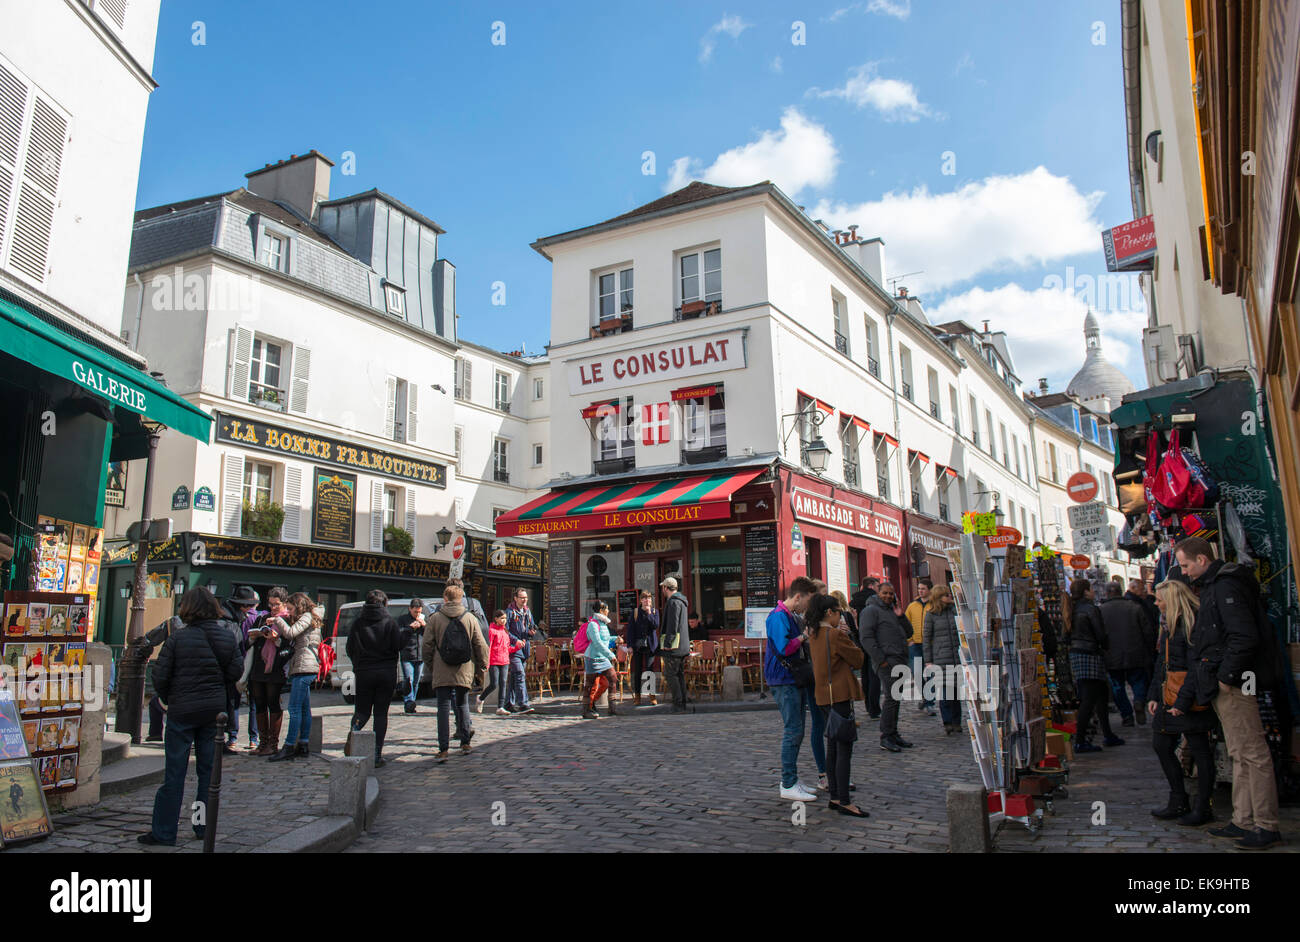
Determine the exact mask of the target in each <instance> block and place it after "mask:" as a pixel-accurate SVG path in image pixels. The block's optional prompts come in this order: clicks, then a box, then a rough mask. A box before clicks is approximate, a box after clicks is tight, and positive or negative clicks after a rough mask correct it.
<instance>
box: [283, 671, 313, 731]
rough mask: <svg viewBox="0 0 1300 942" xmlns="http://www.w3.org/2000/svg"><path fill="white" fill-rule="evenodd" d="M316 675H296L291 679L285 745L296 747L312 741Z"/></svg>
mask: <svg viewBox="0 0 1300 942" xmlns="http://www.w3.org/2000/svg"><path fill="white" fill-rule="evenodd" d="M315 679H316V675H315V674H294V675H293V676H292V677H291V678H289V731H288V732H287V733H286V734H285V737H284V744H285V745H286V746H296V745H297V744H298V743H306V742H308V741H309V740H310V739H311V682H312V681H313V680H315Z"/></svg>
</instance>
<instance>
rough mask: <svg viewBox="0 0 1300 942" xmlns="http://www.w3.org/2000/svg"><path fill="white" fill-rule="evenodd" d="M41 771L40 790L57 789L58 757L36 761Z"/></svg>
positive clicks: (47, 757) (48, 757)
mask: <svg viewBox="0 0 1300 942" xmlns="http://www.w3.org/2000/svg"><path fill="white" fill-rule="evenodd" d="M36 761H37V762H39V763H40V764H41V765H40V769H41V788H58V787H59V757H58V756H46V757H45V758H43V759H37V760H36Z"/></svg>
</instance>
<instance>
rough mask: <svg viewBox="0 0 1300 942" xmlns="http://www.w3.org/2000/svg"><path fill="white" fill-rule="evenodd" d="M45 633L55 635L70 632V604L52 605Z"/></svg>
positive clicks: (46, 621) (46, 620)
mask: <svg viewBox="0 0 1300 942" xmlns="http://www.w3.org/2000/svg"><path fill="white" fill-rule="evenodd" d="M45 633H46V634H47V635H54V636H62V635H66V634H67V633H68V606H66V605H51V606H50V614H49V617H48V618H46V619H45Z"/></svg>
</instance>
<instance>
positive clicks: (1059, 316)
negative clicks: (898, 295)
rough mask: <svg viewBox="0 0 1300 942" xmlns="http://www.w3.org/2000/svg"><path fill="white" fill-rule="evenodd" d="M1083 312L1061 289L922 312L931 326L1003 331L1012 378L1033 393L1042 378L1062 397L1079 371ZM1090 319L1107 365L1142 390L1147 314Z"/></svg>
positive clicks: (997, 293) (997, 291) (985, 297)
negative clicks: (1098, 333) (1096, 328)
mask: <svg viewBox="0 0 1300 942" xmlns="http://www.w3.org/2000/svg"><path fill="white" fill-rule="evenodd" d="M1087 312H1088V305H1087V303H1086V302H1085V300H1084V299H1083V298H1081V297H1079V296H1078V295H1077V294H1072V293H1070V292H1068V291H1065V290H1063V289H1061V288H1038V289H1036V290H1033V291H1027V290H1025V289H1024V288H1022V287H1021V286H1020V285H1018V284H1006V285H1002V286H1001V287H999V288H994V289H992V290H985V289H984V288H972V289H971V290H969V291H967V292H965V293H963V294H958V295H953V296H951V297H948V298H945V299H944V300H943V301H942V302H941V303H940V304H939V305H938V306H937V307H935V308H933V309H930V310H927V311H926V313H927V314H928V315H929V317H930V320H931V321H932V322H933V323H935V324H943V323H947V322H949V321H954V320H963V321H966V322H967V323H968V324H970V325H972V326H973V327H975V328H980V327H981V326H982V325H983V322H984V321H985V320H987V321H988V322H989V328H990V329H991V330H1003V331H1006V334H1007V343H1008V345H1009V346H1010V348H1011V357H1012V359H1013V360H1014V361H1015V365H1016V372H1017V374H1018V375H1019V376H1020V378H1021V379H1022V380H1023V381H1024V383H1025V385H1026V386H1027V387H1029V388H1033V389H1036V388H1037V384H1038V378H1039V377H1040V376H1046V377H1047V380H1048V382H1049V383H1050V384H1051V390H1052V392H1064V391H1065V387H1066V384H1067V383H1069V381H1070V379H1071V378H1073V376H1074V374H1075V373H1077V372H1078V371H1079V367H1081V366H1082V365H1083V358H1084V340H1083V319H1084V317H1085V316H1087ZM1094 313H1096V315H1097V320H1098V322H1099V323H1100V325H1101V346H1102V352H1103V353H1104V354H1105V355H1106V359H1107V360H1109V361H1110V362H1111V363H1113V364H1114V365H1115V366H1117V367H1119V368H1120V369H1121V370H1123V371H1124V372H1125V373H1126V374H1127V375H1128V377H1129V378H1130V379H1131V380H1133V383H1134V385H1136V386H1137V387H1138V388H1139V389H1141V388H1143V387H1144V386H1146V378H1145V374H1144V372H1143V367H1142V356H1141V347H1142V328H1143V327H1144V326H1146V321H1147V317H1146V314H1144V313H1143V312H1141V311H1128V310H1118V311H1095V310H1094Z"/></svg>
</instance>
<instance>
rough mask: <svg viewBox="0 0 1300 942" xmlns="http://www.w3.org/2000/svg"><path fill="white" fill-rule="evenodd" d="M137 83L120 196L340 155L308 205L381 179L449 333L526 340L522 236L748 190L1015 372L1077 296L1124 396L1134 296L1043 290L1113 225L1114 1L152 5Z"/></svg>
mask: <svg viewBox="0 0 1300 942" xmlns="http://www.w3.org/2000/svg"><path fill="white" fill-rule="evenodd" d="M196 21H198V22H201V23H202V24H203V27H202V29H203V34H204V36H203V38H204V39H205V44H204V45H195V44H194V41H193V39H194V35H195V27H194V24H195V23H196ZM498 21H499V22H502V23H504V24H505V31H504V39H505V42H504V44H503V45H494V44H493V42H492V40H493V36H494V23H496V22H498ZM795 21H799V22H802V23H803V24H804V28H803V31H802V35H800V34H799V31H798V28H797V27H795V26H794V25H793V24H794V23H795ZM1097 24H1102V25H1101V26H1098V25H1097ZM496 35H497V37H498V38H500V31H499V29H498V30H497V31H496ZM800 38H802V39H803V42H802V43H796V42H793V41H792V40H795V39H800ZM154 75H155V77H156V78H157V80H158V82H159V83H160V87H159V88H158V89H157V91H155V92H154V93H153V96H152V98H151V100H150V105H149V118H148V122H147V124H146V129H145V142H144V153H143V160H142V163H141V176H140V188H139V195H138V205H139V206H140V207H146V206H154V205H158V204H160V203H164V202H168V201H172V200H178V199H186V198H190V197H194V196H199V195H204V194H208V193H215V192H221V191H224V190H229V189H233V188H235V187H236V186H239V185H241V184H242V183H243V174H244V173H246V172H248V171H250V170H252V169H254V168H256V167H260V166H262V165H263V164H265V163H267V162H268V161H272V160H276V159H280V158H283V157H287V156H288V155H289V154H290V153H302V152H303V151H305V150H308V149H310V148H312V147H315V148H317V149H318V150H320V151H322V152H323V153H325V154H326V155H328V156H330V157H331V158H332V159H334V160H335V161H336V162H339V161H340V155H341V154H342V153H343V152H345V151H351V152H353V153H354V154H355V155H356V162H355V170H356V172H355V175H353V176H343V175H342V174H341V173H340V169H341V166H336V168H335V171H334V177H333V180H332V195H333V196H342V195H345V194H348V193H353V192H357V191H361V190H365V189H369V188H370V187H379V188H380V189H383V190H385V191H387V192H389V193H391V194H393V195H394V196H396V197H397V198H398V199H400V200H402V201H403V202H406V203H408V204H409V205H411V206H413V207H415V208H416V209H418V210H420V211H421V212H423V213H425V214H426V215H428V216H430V217H432V218H433V219H435V220H436V221H437V222H438V223H439V224H441V225H442V226H443V228H445V229H446V230H447V234H446V235H445V236H443V237H442V241H441V252H442V254H443V255H445V256H446V257H447V258H449V259H451V260H452V262H454V263H455V264H456V266H457V269H458V292H459V295H458V307H459V312H460V315H461V322H460V327H461V334H462V336H463V337H465V338H466V339H469V340H474V341H477V342H480V343H487V344H490V345H492V346H496V347H501V348H512V347H517V346H519V345H521V344H524V345H526V346H527V349H528V350H529V351H530V352H532V351H540V350H541V349H542V347H543V345H544V344H545V343H546V341H547V339H548V320H549V310H550V299H549V292H550V269H549V263H548V262H547V261H546V260H545V259H544V258H542V257H541V256H540V255H538V254H537V253H536V252H534V251H533V250H532V249H530V248H529V243H530V242H532V241H533V240H534V239H536V238H538V237H540V236H543V235H550V234H553V233H557V232H562V231H564V230H567V229H571V228H575V227H578V226H582V225H586V224H589V223H592V222H596V221H599V220H602V219H605V218H608V217H610V216H614V215H617V214H618V213H621V212H624V211H626V210H628V209H630V208H632V207H634V206H637V205H639V204H641V203H644V202H648V201H649V200H652V199H655V198H656V197H658V196H660V195H662V194H663V193H664V192H666V191H667V190H668V189H669V188H670V187H673V186H674V185H675V184H680V183H682V182H684V181H686V180H689V179H692V178H696V177H702V178H704V179H709V180H712V181H713V182H718V183H723V184H729V185H735V184H741V183H752V182H757V181H758V180H761V179H764V178H770V179H772V180H774V181H775V182H776V183H777V184H778V185H780V186H781V187H782V188H783V189H784V190H785V191H786V192H787V193H789V194H790V195H791V196H792V197H793V198H795V200H796V201H797V202H799V203H801V204H804V205H807V206H808V207H809V209H810V212H812V213H813V214H814V215H817V216H819V217H820V218H824V219H825V220H826V221H827V222H828V223H830V224H832V225H833V226H845V225H847V224H849V223H858V224H859V225H860V226H861V229H860V234H865V235H881V236H883V237H884V239H885V241H886V246H887V248H886V252H887V266H888V269H889V273H890V274H891V275H893V274H904V273H907V272H912V271H916V270H923V271H924V273H923V274H921V275H916V276H912V277H909V278H906V279H904V281H903V282H902V283H905V284H907V285H908V286H909V287H910V288H911V290H912V293H913V294H920V295H921V296H922V298H923V299H924V302H925V304H926V308H927V310H928V311H930V312H931V313H933V314H935V315H936V316H937V317H939V318H942V319H945V320H946V319H951V318H954V317H963V318H965V319H968V320H971V321H973V322H974V321H978V320H981V319H983V318H988V319H990V321H991V322H992V326H993V327H994V329H1003V330H1006V331H1007V332H1008V334H1009V335H1010V337H1011V338H1012V350H1013V353H1014V355H1015V356H1016V360H1017V363H1016V365H1017V368H1018V371H1019V373H1020V374H1021V376H1022V377H1023V378H1024V379H1025V380H1026V381H1027V382H1033V381H1034V380H1036V378H1037V377H1038V376H1048V377H1049V378H1050V379H1051V381H1052V385H1053V388H1054V389H1057V388H1061V387H1063V384H1064V383H1065V381H1067V380H1068V379H1069V376H1070V375H1071V374H1072V373H1073V371H1074V370H1075V369H1077V367H1078V365H1079V364H1080V363H1081V362H1082V359H1083V352H1082V351H1083V341H1082V334H1081V330H1082V320H1083V313H1084V304H1085V302H1086V301H1088V300H1092V301H1093V305H1094V307H1096V306H1097V305H1098V300H1100V301H1101V302H1102V304H1101V306H1102V311H1101V317H1102V325H1103V330H1104V334H1105V336H1104V340H1105V345H1106V352H1107V354H1108V355H1109V357H1110V358H1111V360H1112V362H1116V363H1117V365H1119V366H1120V367H1121V368H1123V369H1124V370H1125V371H1126V372H1127V373H1128V374H1129V376H1130V377H1131V378H1132V379H1133V380H1134V382H1135V384H1136V385H1138V386H1144V385H1145V382H1144V381H1143V380H1142V367H1141V362H1140V346H1139V344H1140V328H1141V326H1142V324H1143V322H1144V319H1145V316H1144V314H1143V313H1142V300H1141V295H1140V293H1139V292H1138V291H1137V290H1136V284H1135V283H1134V284H1133V285H1132V290H1131V292H1129V293H1127V296H1126V295H1125V294H1123V293H1122V294H1120V295H1119V296H1116V294H1115V292H1114V290H1113V289H1112V290H1111V292H1110V296H1109V298H1107V297H1105V296H1104V295H1105V294H1106V291H1105V290H1104V289H1103V290H1099V291H1097V292H1095V294H1101V295H1103V297H1101V298H1100V299H1094V298H1092V297H1089V296H1085V295H1080V294H1079V292H1078V290H1076V291H1075V292H1074V293H1073V296H1072V293H1071V292H1070V291H1069V290H1068V288H1069V287H1070V285H1067V284H1066V282H1067V278H1068V279H1070V284H1073V285H1074V286H1075V288H1076V289H1078V288H1084V289H1090V288H1091V287H1092V286H1093V284H1094V283H1093V282H1091V281H1089V280H1088V278H1089V277H1094V276H1098V275H1102V274H1103V273H1104V272H1105V263H1104V259H1103V257H1102V252H1101V239H1100V229H1101V228H1103V227H1109V226H1113V225H1118V224H1119V223H1122V222H1125V221H1127V220H1129V219H1130V218H1131V216H1132V209H1131V205H1130V202H1129V197H1128V176H1127V163H1126V158H1125V140H1124V121H1123V91H1122V84H1121V80H1122V75H1121V64H1120V24H1119V4H1118V3H1116V2H1115V0H1104V2H1102V0H1097V2H1088V0H1081V2H1071V3H1068V4H1064V3H1057V2H1044V0H1040V2H1035V3H1025V2H1020V3H1017V2H996V3H994V2H987V3H973V2H971V3H967V2H957V0H947V2H924V0H916V2H912V3H909V2H907V0H860V2H856V3H853V2H850V0H830V2H827V3H805V2H798V3H793V4H791V3H784V4H775V3H773V4H768V3H744V4H734V3H731V4H727V5H725V6H710V5H707V4H703V5H702V4H700V3H698V2H694V3H676V2H672V3H657V2H636V3H621V2H605V3H591V2H574V3H564V4H544V5H542V4H535V3H529V4H525V3H512V2H501V3H493V4H482V5H481V4H476V3H463V4H449V3H426V2H417V0H373V2H370V3H367V4H357V3H355V2H344V0H318V2H313V3H306V2H293V3H275V4H267V3H265V2H261V3H255V2H252V0H222V2H220V3H218V2H215V0H167V2H166V3H164V5H163V12H162V19H161V22H160V24H159V33H158V45H157V53H156V58H155V62H154ZM645 151H653V152H654V155H655V170H656V172H655V174H654V175H646V174H644V173H643V172H642V170H643V165H644V162H643V159H642V154H643V153H644V152H645ZM945 161H946V166H945ZM945 170H947V171H948V172H945ZM1079 276H1083V279H1082V280H1077V279H1078V278H1079ZM498 281H500V282H504V283H505V285H506V304H505V305H504V306H493V304H492V303H491V300H492V285H493V283H494V282H498ZM1103 284H1104V283H1103ZM1062 285H1065V289H1062ZM1125 287H1127V286H1125Z"/></svg>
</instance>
